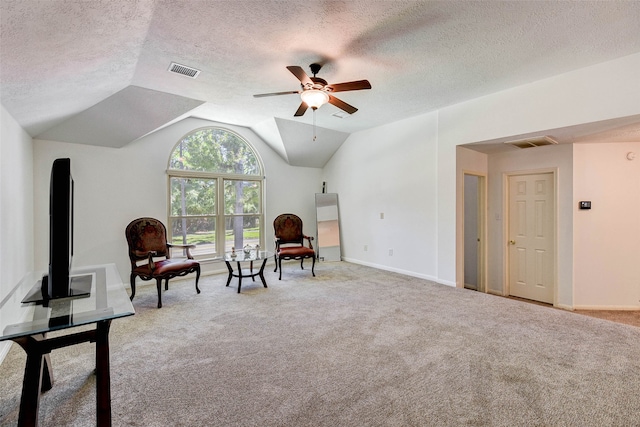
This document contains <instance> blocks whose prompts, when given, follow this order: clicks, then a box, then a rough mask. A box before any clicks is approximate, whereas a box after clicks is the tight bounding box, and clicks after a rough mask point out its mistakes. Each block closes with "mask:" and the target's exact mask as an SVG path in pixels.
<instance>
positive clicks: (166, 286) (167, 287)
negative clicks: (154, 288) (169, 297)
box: [164, 279, 169, 291]
mask: <svg viewBox="0 0 640 427" xmlns="http://www.w3.org/2000/svg"><path fill="white" fill-rule="evenodd" d="M164 290H165V291H168V290H169V279H165V281H164Z"/></svg>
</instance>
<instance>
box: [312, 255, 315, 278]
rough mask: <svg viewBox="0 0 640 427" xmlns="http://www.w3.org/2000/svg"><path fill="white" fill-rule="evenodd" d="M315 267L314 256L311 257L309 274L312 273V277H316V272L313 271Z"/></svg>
mask: <svg viewBox="0 0 640 427" xmlns="http://www.w3.org/2000/svg"><path fill="white" fill-rule="evenodd" d="M315 268H316V257H315V256H314V257H312V258H311V274H313V277H316V273H315V271H313V270H314V269H315Z"/></svg>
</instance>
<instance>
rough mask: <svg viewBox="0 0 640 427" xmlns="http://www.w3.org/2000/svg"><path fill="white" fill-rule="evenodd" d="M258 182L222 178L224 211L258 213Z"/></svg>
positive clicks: (229, 212) (230, 212)
mask: <svg viewBox="0 0 640 427" xmlns="http://www.w3.org/2000/svg"><path fill="white" fill-rule="evenodd" d="M260 193H261V191H260V183H259V182H256V181H240V180H227V179H225V180H224V206H225V208H224V213H225V214H227V215H229V214H243V213H244V214H247V213H260V212H262V209H261V207H260Z"/></svg>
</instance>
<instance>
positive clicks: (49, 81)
mask: <svg viewBox="0 0 640 427" xmlns="http://www.w3.org/2000/svg"><path fill="white" fill-rule="evenodd" d="M0 5H1V9H0V16H1V28H0V40H1V41H0V100H1V102H2V105H3V106H4V107H5V108H6V109H7V111H9V113H10V114H11V115H12V116H13V117H14V118H15V119H16V120H17V121H18V123H20V125H21V126H22V127H23V128H24V129H25V130H26V131H27V132H28V133H29V134H30V135H32V136H33V137H37V138H40V139H45V140H59V141H67V142H73V143H83V144H96V145H104V146H111V147H121V146H124V145H126V144H128V143H130V142H131V141H134V140H136V139H137V138H140V137H142V136H144V135H146V134H148V133H150V132H153V131H155V130H157V129H159V128H162V127H164V126H166V125H168V124H171V123H174V122H176V121H178V120H181V119H184V118H186V117H189V116H193V117H198V118H204V119H208V120H212V121H216V122H222V123H229V124H233V125H239V126H246V127H249V128H251V129H253V130H254V131H255V132H256V133H257V134H258V135H260V136H261V137H262V138H263V139H264V140H265V141H266V142H267V143H268V144H269V145H270V146H271V147H272V148H273V149H274V150H275V151H276V152H278V153H279V154H280V155H281V156H282V157H283V158H284V159H285V160H287V161H288V162H289V163H290V164H293V165H299V166H312V167H321V166H323V165H324V164H325V163H326V161H327V160H328V159H329V158H330V157H331V155H332V154H333V152H334V151H335V150H336V149H337V148H339V147H340V145H341V144H342V143H343V142H344V141H345V140H346V138H347V137H348V135H349V134H350V133H352V132H356V131H359V130H363V129H367V128H371V127H374V126H378V125H381V124H385V123H390V122H393V121H397V120H400V119H403V118H406V117H410V116H415V115H419V114H422V113H426V112H430V111H434V110H437V109H440V108H442V107H445V106H448V105H452V104H455V103H459V102H462V101H465V100H469V99H473V98H476V97H479V96H483V95H487V94H490V93H493V92H497V91H500V90H504V89H507V88H510V87H514V86H518V85H522V84H526V83H529V82H533V81H536V80H540V79H544V78H547V77H550V76H554V75H558V74H562V73H566V72H569V71H572V70H576V69H579V68H583V67H586V66H589V65H593V64H596V63H600V62H604V61H608V60H612V59H616V58H620V57H623V56H627V55H630V54H634V53H638V52H640V27H639V24H638V23H639V22H640V2H638V1H617V0H611V1H606V2H602V1H593V2H592V1H562V2H560V1H548V2H539V1H493V0H489V1H483V0H479V1H375V0H373V1H372V0H350V1H302V0H295V1H270V0H263V1H242V0H240V1H228V0H220V1H214V0H208V1H186V0H173V1H172V0H166V1H160V0H157V1H156V0H138V1H131V0H111V1H84V0H77V1H71V0H56V1H50V0H42V1H39V0H23V1H10V0H0ZM171 63H178V64H182V65H186V66H188V67H193V68H195V69H197V70H200V73H199V75H198V76H197V77H196V78H195V79H193V78H190V77H187V76H184V75H179V74H175V73H172V72H169V71H168V69H169V67H170V64H171ZM311 63H320V64H322V65H323V67H322V69H321V70H320V72H319V73H318V76H319V77H322V78H324V79H325V80H327V81H328V82H329V83H338V82H345V81H352V80H361V79H367V80H369V82H370V83H371V85H372V89H371V90H359V91H352V92H341V93H339V94H336V96H338V97H339V98H340V99H342V100H343V101H345V102H347V103H349V104H351V105H353V106H355V107H357V108H358V111H357V112H356V113H354V114H352V115H349V114H343V115H342V116H343V117H339V116H340V115H336V113H339V112H340V111H341V110H340V109H338V108H336V107H335V106H333V105H330V104H328V105H324V106H322V107H321V108H320V109H318V110H317V111H316V112H315V117H314V114H313V113H312V111H311V110H309V111H307V112H306V113H305V115H304V116H302V117H294V112H295V111H296V109H297V108H298V106H299V104H300V98H299V96H298V95H296V94H290V95H283V96H274V97H265V98H255V97H253V95H254V94H260V93H265V92H280V91H295V90H298V89H299V88H300V82H299V81H298V80H297V79H296V78H295V76H294V75H293V74H292V73H290V72H289V71H288V70H287V69H286V68H285V67H286V66H288V65H298V66H301V67H303V68H304V69H305V70H306V71H307V72H308V73H309V74H311V71H310V70H309V69H308V66H309V64H311ZM314 122H315V124H316V126H317V128H316V131H315V134H316V135H317V139H316V141H313V140H312V139H313V134H314V130H313V124H314ZM635 122H640V119H639V120H633V121H632V123H627V122H621V123H608V124H606V126H603V127H595V128H593V129H588V132H587V131H586V130H584V129H583V130H574V132H573V134H580V135H582V137H585V138H587V139H588V138H589V137H590V135H593V134H597V133H602V132H614V131H615V129H616V128H617V127H620V129H622V131H623V132H625V134H626V135H632V137H633V138H638V140H640V132H638V131H637V126H636V123H635Z"/></svg>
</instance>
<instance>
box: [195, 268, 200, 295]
mask: <svg viewBox="0 0 640 427" xmlns="http://www.w3.org/2000/svg"><path fill="white" fill-rule="evenodd" d="M198 280H200V266H198V269H197V270H196V292H198V293H200V288H199V287H198Z"/></svg>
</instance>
